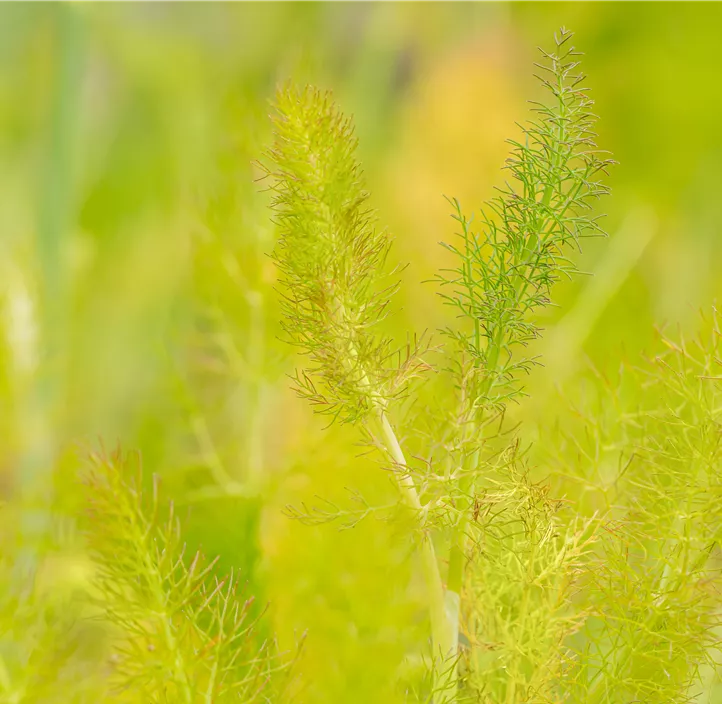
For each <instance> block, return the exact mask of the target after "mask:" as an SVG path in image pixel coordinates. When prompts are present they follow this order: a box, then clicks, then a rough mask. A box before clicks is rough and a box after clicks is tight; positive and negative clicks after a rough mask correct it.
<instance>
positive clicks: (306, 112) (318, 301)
mask: <svg viewBox="0 0 722 704" xmlns="http://www.w3.org/2000/svg"><path fill="white" fill-rule="evenodd" d="M276 109H277V115H276V117H275V118H274V122H273V124H274V128H275V142H274V146H273V148H272V149H271V150H270V152H269V154H268V158H269V160H270V161H272V162H273V163H274V164H276V165H277V168H276V170H268V171H267V176H270V180H271V185H270V188H271V189H272V191H273V193H274V200H273V208H274V213H275V219H276V222H277V224H278V227H279V231H280V240H279V243H278V246H277V249H276V254H275V257H274V259H275V261H276V263H277V265H278V267H279V269H280V271H281V274H282V279H281V284H282V286H283V291H284V296H283V301H282V305H283V313H284V322H283V324H284V328H285V331H286V333H287V335H288V339H289V340H290V341H291V342H292V343H293V344H295V345H297V346H298V347H299V348H300V349H301V350H302V352H303V353H304V354H305V355H307V356H308V357H309V366H308V367H307V368H306V369H304V370H303V371H301V372H299V373H298V374H297V376H296V388H297V390H298V391H299V393H300V394H301V395H303V396H305V397H307V398H308V399H309V400H310V401H311V403H313V404H314V405H315V406H317V407H318V409H319V410H321V411H323V412H325V413H330V414H332V415H333V416H335V417H338V418H340V419H341V420H343V421H350V422H353V421H356V420H359V419H362V418H364V417H365V416H367V415H368V414H369V412H370V411H372V410H378V409H379V408H382V407H384V406H385V405H386V404H387V403H389V402H390V401H391V400H392V399H393V398H395V397H396V396H398V394H399V392H400V390H401V389H402V388H403V385H404V382H405V381H407V380H408V378H409V377H410V376H411V375H412V374H414V373H415V372H417V371H418V367H419V362H418V361H417V360H416V359H415V357H414V356H412V355H409V357H408V359H407V363H406V364H404V365H401V366H400V367H398V368H395V367H394V366H392V365H390V361H391V342H390V340H388V339H387V338H386V337H384V336H382V335H379V334H374V333H375V332H376V331H377V330H378V325H379V323H380V322H381V321H382V320H383V318H384V317H385V315H387V313H388V307H389V300H390V298H391V297H392V295H393V293H394V291H395V290H396V288H397V286H398V282H389V277H388V275H387V274H385V272H384V265H385V263H386V257H387V255H388V252H389V247H390V240H389V238H388V236H387V234H386V233H385V232H384V231H381V230H379V229H378V225H377V222H376V217H375V214H374V213H373V211H372V210H371V209H370V207H369V205H368V203H367V201H368V193H367V192H366V191H365V190H364V185H363V177H362V173H361V169H360V166H359V164H358V163H357V161H356V160H355V156H354V152H355V149H356V141H355V138H354V136H353V127H352V124H351V121H350V120H349V119H348V118H345V117H344V116H343V115H342V114H341V113H339V112H338V110H337V109H336V107H335V106H334V105H333V103H332V102H331V98H330V96H329V95H325V94H323V93H321V92H320V91H318V90H316V89H313V88H306V89H305V90H303V91H301V92H298V91H296V90H295V89H294V88H293V87H288V88H286V89H285V90H282V91H280V92H279V94H278V97H277V102H276Z"/></svg>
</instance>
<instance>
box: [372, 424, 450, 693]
mask: <svg viewBox="0 0 722 704" xmlns="http://www.w3.org/2000/svg"><path fill="white" fill-rule="evenodd" d="M379 420H380V421H381V430H382V433H383V439H384V446H385V448H386V451H387V453H388V454H389V456H390V457H391V459H393V461H394V463H395V464H396V465H397V467H398V469H399V471H398V472H397V473H396V479H397V484H398V487H399V490H400V491H401V497H402V499H403V502H404V503H405V504H406V506H408V507H409V508H410V509H412V510H413V511H414V512H415V513H417V514H420V513H421V511H422V510H423V509H422V506H421V501H420V500H419V494H418V492H417V490H416V486H415V484H414V480H413V479H412V477H411V476H410V475H409V474H408V472H407V471H406V466H407V465H406V458H405V457H404V453H403V450H402V449H401V445H400V444H399V441H398V438H397V437H396V433H395V432H394V429H393V428H392V427H391V423H389V419H388V416H387V415H386V413H385V412H384V411H381V412H380V414H379ZM421 566H422V570H423V574H424V579H425V581H426V588H427V594H428V600H429V616H430V618H431V638H432V643H433V651H434V658H435V659H436V657H437V656H438V657H440V661H441V662H440V663H439V665H438V666H436V667H435V669H434V683H433V689H434V693H435V697H434V702H435V704H451V702H454V701H455V700H456V689H457V679H458V672H457V667H456V662H455V660H456V652H457V649H458V602H459V596H458V592H454V591H450V590H446V589H445V588H444V583H443V581H442V579H441V573H440V572H439V563H438V561H437V559H436V551H435V549H434V544H433V542H432V540H431V536H429V535H425V536H424V539H423V541H422V543H421ZM452 659H453V660H454V662H453V665H452V664H451V663H450V662H449V661H450V660H452Z"/></svg>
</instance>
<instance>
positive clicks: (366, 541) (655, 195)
mask: <svg viewBox="0 0 722 704" xmlns="http://www.w3.org/2000/svg"><path fill="white" fill-rule="evenodd" d="M562 25H564V26H566V27H568V28H570V29H572V30H573V31H574V32H575V33H576V36H575V44H576V45H577V46H578V47H579V49H580V50H582V51H583V52H584V54H585V56H584V59H583V61H584V63H583V67H584V71H585V73H586V74H587V75H588V76H589V84H590V85H591V86H592V89H593V96H594V98H595V100H596V112H597V114H598V115H599V117H600V122H599V128H598V132H599V139H598V142H599V144H600V146H601V147H602V148H604V149H607V150H609V151H611V152H612V153H613V155H614V158H615V159H616V160H617V161H618V162H619V164H618V165H617V166H615V167H614V169H613V171H612V173H611V176H610V179H609V183H610V185H611V187H612V191H613V195H612V197H611V198H608V199H606V200H605V201H604V202H603V203H601V204H600V211H601V212H604V213H606V219H605V223H606V229H607V230H608V232H609V235H610V237H609V239H607V240H603V241H602V240H599V241H596V240H595V241H592V242H588V243H587V244H586V246H585V249H584V253H583V254H582V255H580V256H579V257H578V260H577V261H578V262H579V264H580V266H581V268H582V269H583V270H585V271H588V272H590V273H593V274H595V276H593V277H581V278H578V279H576V280H574V281H571V282H564V283H562V284H560V285H559V286H558V287H557V289H556V291H555V303H558V304H559V305H558V307H556V308H554V309H551V310H550V311H549V312H548V313H546V314H545V316H546V320H545V327H546V328H547V335H546V336H545V338H544V340H542V341H540V350H539V351H540V352H542V353H543V354H544V355H545V358H544V359H545V365H544V366H543V367H538V368H536V369H535V370H534V371H533V373H532V376H531V377H530V379H529V381H528V389H529V391H530V398H529V400H528V401H526V402H524V403H522V404H521V405H520V406H519V407H516V408H514V409H513V410H512V411H511V412H512V414H513V415H514V416H515V417H518V418H519V420H521V421H523V426H522V428H523V429H522V430H521V432H522V434H524V435H525V437H527V438H528V439H529V440H530V441H531V440H533V439H535V438H537V437H538V436H539V435H540V434H542V433H543V430H541V428H542V425H540V423H539V420H540V419H541V418H542V417H544V419H545V420H548V418H549V417H550V416H553V415H554V413H555V410H556V405H555V404H556V403H557V401H553V402H552V400H550V399H552V397H553V398H554V399H556V398H557V396H556V395H555V394H556V391H553V389H554V388H555V387H573V385H574V383H575V374H576V370H577V369H580V370H583V369H584V368H586V367H589V365H594V366H595V367H596V368H598V369H600V370H603V371H605V372H608V371H611V370H613V369H614V368H615V367H617V366H618V365H619V363H620V360H621V359H631V360H634V359H635V358H636V357H637V356H639V355H640V354H642V353H643V352H644V351H645V350H646V349H647V348H648V347H649V346H650V345H651V344H653V340H654V336H655V328H656V327H660V326H671V327H675V326H679V327H681V328H682V329H683V330H688V331H692V330H694V328H695V327H696V325H697V323H698V315H699V311H700V310H709V309H710V308H711V306H712V305H713V304H714V301H715V298H716V297H717V296H718V295H719V294H720V293H721V292H722V277H720V276H719V271H720V265H721V264H722V197H720V193H721V192H722V130H721V129H720V125H722V90H720V89H719V85H720V76H722V43H720V39H719V38H720V36H722V4H718V3H568V4H552V3H550V4H547V3H517V4H511V3H509V4H496V3H481V4H475V3H460V4H455V3H438V4H436V3H420V4H416V3H399V4H394V3H379V4H377V3H358V4H356V3H339V4H315V3H299V4H285V3H270V4H252V3H249V4H231V3H229V4H215V3H198V4H195V3H188V4H185V3H184V4H175V3H155V4H150V3H147V4H146V3H143V4H139V3H128V4H125V3H123V4H97V5H96V4H52V5H51V4H42V3H37V4H36V3H33V4H27V5H21V4H5V5H3V6H2V8H0V302H1V308H0V313H1V315H0V396H1V398H0V496H1V498H2V500H3V502H4V505H3V508H2V516H3V518H2V526H3V529H2V530H3V533H5V534H8V535H11V538H8V539H7V540H5V542H4V545H6V549H7V553H6V559H7V561H8V563H9V564H10V565H15V566H16V565H21V566H22V565H26V564H27V565H33V564H35V565H36V566H37V565H39V566H40V567H41V568H42V574H43V575H45V577H44V578H45V580H46V587H45V588H46V590H47V591H48V592H49V593H53V594H57V593H61V594H64V593H66V592H67V593H72V594H80V595H82V593H83V592H84V590H86V589H88V588H89V587H88V584H89V581H90V580H91V579H92V571H93V570H92V565H91V564H90V563H89V561H88V560H87V558H86V557H85V553H84V548H83V539H82V532H81V531H79V529H78V527H77V524H78V521H77V520H76V518H75V517H77V516H80V515H82V506H83V500H84V499H83V495H82V491H81V488H80V483H79V481H78V474H79V473H80V472H81V471H82V455H83V452H84V448H87V447H94V446H96V445H97V444H98V443H99V442H103V443H104V444H105V445H106V446H114V445H116V444H117V443H120V444H121V445H122V446H123V447H125V448H128V449H130V448H137V449H138V450H140V451H141V453H142V455H143V458H144V464H145V468H146V471H147V474H148V476H150V474H152V473H157V474H160V475H161V477H162V479H163V490H164V492H165V495H166V496H167V498H168V499H173V500H174V501H175V502H176V503H177V505H178V506H180V507H181V509H180V513H181V515H182V518H183V521H184V526H185V531H186V537H187V540H188V542H189V543H190V544H191V545H194V546H197V545H200V546H202V547H203V549H204V550H205V551H206V552H207V553H209V554H211V555H215V554H219V555H220V556H221V562H220V563H219V564H220V566H219V569H221V570H223V569H228V568H230V567H231V566H238V567H240V568H241V569H242V570H243V572H244V574H245V575H246V579H247V581H248V586H247V588H248V590H249V591H251V592H253V593H255V594H256V595H258V598H259V603H265V602H269V603H270V607H269V611H268V614H267V620H268V623H269V626H268V627H269V629H272V630H274V631H275V632H276V633H277V634H278V637H279V639H280V640H281V642H282V644H285V645H287V646H288V647H291V645H292V644H293V643H294V642H295V640H296V639H297V638H298V637H300V635H301V634H302V633H303V632H304V631H308V638H307V642H306V645H305V649H304V654H303V657H302V660H301V662H300V664H299V672H300V675H299V677H300V682H301V685H300V686H301V691H302V692H303V698H304V699H305V700H307V701H313V702H332V701H333V702H339V701H341V702H355V701H358V702H369V701H372V702H381V701H383V702H386V701H389V702H392V701H396V700H397V699H398V697H399V696H400V695H399V693H398V692H397V691H395V690H394V688H393V686H392V683H393V680H394V678H395V676H396V674H397V673H398V669H399V667H400V666H401V665H400V663H402V661H403V655H404V653H405V652H406V651H407V645H408V643H409V642H412V641H413V640H414V639H415V638H417V637H418V634H419V629H420V626H419V621H420V619H422V616H423V605H422V599H421V596H420V595H419V594H416V592H415V591H414V582H413V580H411V581H410V574H411V571H412V566H411V558H410V554H409V553H410V550H409V546H408V545H405V544H404V540H403V536H398V535H396V534H395V532H394V528H393V526H391V525H389V524H387V523H384V522H381V521H375V520H374V519H373V518H370V519H367V520H365V521H363V522H362V523H360V524H359V525H357V526H356V527H355V528H354V529H353V530H347V531H339V530H337V526H336V527H335V526H334V525H321V526H315V527H308V526H304V525H301V524H300V523H299V522H297V521H292V520H290V519H289V518H287V517H286V516H285V515H284V513H283V508H284V506H286V505H287V504H294V505H299V504H300V503H301V502H303V501H307V502H313V501H314V496H316V495H320V496H322V497H323V498H324V499H327V500H329V501H331V502H335V503H338V504H340V505H348V503H349V496H350V495H349V494H348V493H347V490H346V488H347V487H348V488H351V489H354V490H359V491H361V492H363V494H364V496H365V497H366V498H367V499H368V500H369V501H372V502H374V501H376V502H380V503H383V502H384V501H389V500H391V499H392V498H393V492H392V489H391V487H390V485H389V482H388V479H387V477H385V476H384V473H383V472H381V471H380V470H379V468H378V466H377V464H376V463H375V462H373V461H370V460H369V459H368V457H365V456H362V455H360V448H359V447H358V445H357V440H358V438H357V436H356V435H355V434H354V432H353V430H352V429H348V428H341V429H339V428H333V429H330V430H326V429H324V427H323V426H324V423H323V422H322V421H321V420H319V419H318V418H316V417H314V416H313V415H312V413H311V411H310V409H309V408H307V407H306V406H305V405H304V404H303V403H301V402H300V401H298V400H297V399H295V397H294V396H293V394H292V393H291V392H290V391H289V390H288V381H287V379H286V376H285V375H286V374H287V373H289V372H290V371H291V370H292V368H293V366H294V359H293V357H292V355H291V353H290V352H289V350H287V349H286V348H285V347H284V346H283V345H282V344H281V343H280V342H279V341H278V339H277V335H278V331H279V330H278V323H277V304H276V300H277V298H276V293H275V292H274V290H273V282H274V276H275V274H274V270H273V266H272V264H271V262H270V260H269V258H268V256H267V254H268V253H269V252H270V251H271V249H272V247H273V242H274V237H275V232H274V227H273V224H272V222H271V220H270V216H269V212H268V209H267V206H268V200H269V198H268V194H267V193H265V192H264V191H263V188H264V186H263V183H262V182H259V181H258V180H257V179H258V177H259V175H260V173H261V172H260V170H259V169H258V168H257V167H256V166H254V165H253V162H254V160H256V159H258V158H260V157H261V155H262V152H263V150H264V149H265V148H266V147H267V146H268V145H269V141H270V127H269V123H268V120H267V114H268V112H269V101H270V99H271V98H272V96H273V93H274V91H275V89H276V87H277V86H278V85H279V84H282V83H283V82H285V81H287V80H294V81H297V82H299V83H313V84H315V85H318V86H320V87H322V88H328V89H331V90H332V91H333V93H334V95H335V98H336V100H337V101H338V103H339V104H340V106H341V108H342V109H343V110H344V111H346V112H347V113H350V114H352V115H353V116H354V119H355V122H356V126H357V135H358V138H359V155H360V158H361V160H362V162H363V164H364V169H365V172H366V176H367V182H368V186H369V188H370V190H371V192H372V199H373V203H374V205H375V206H376V207H377V208H378V211H379V216H380V220H381V222H382V223H384V225H386V226H388V228H389V230H390V232H391V233H392V234H393V236H394V238H395V240H396V245H395V247H394V250H393V256H394V257H396V258H397V259H398V260H399V261H400V262H404V263H408V267H407V268H406V269H405V270H404V273H403V284H404V285H403V288H402V292H401V293H400V295H399V298H398V303H399V305H400V307H401V309H402V310H401V313H399V315H398V316H397V318H396V324H397V325H399V326H401V327H403V328H404V329H408V330H410V331H417V332H421V331H424V330H434V329H435V328H437V327H439V326H440V325H443V322H444V318H445V316H446V315H447V311H446V310H445V309H444V308H443V306H441V305H440V302H439V301H438V299H437V297H436V295H435V293H434V288H433V286H432V285H430V284H428V283H427V284H424V283H422V282H423V281H425V280H427V279H429V278H430V277H431V276H432V275H433V273H434V271H435V270H436V269H437V267H438V266H439V265H440V264H443V261H444V257H443V254H442V250H441V248H440V247H439V246H438V242H439V240H449V239H450V238H451V237H453V234H454V222H453V221H452V220H451V218H450V217H449V206H448V203H447V202H446V201H445V200H444V196H445V195H446V196H454V197H457V198H459V200H460V201H461V202H462V204H463V205H464V207H465V210H466V211H467V212H469V213H470V212H473V211H474V210H476V209H478V207H479V206H480V205H481V204H482V203H483V201H484V200H485V199H487V198H489V197H490V196H491V195H492V193H493V188H494V186H495V185H498V184H499V183H500V182H501V179H502V173H501V171H500V169H501V167H502V166H503V162H504V158H505V156H506V154H507V145H506V144H505V139H507V138H509V137H512V136H514V135H515V134H516V129H517V128H516V127H515V123H516V122H517V121H520V120H523V119H524V118H525V117H526V116H527V114H528V113H527V111H528V105H527V102H526V101H527V100H529V99H538V98H540V97H541V95H542V93H541V91H540V89H539V87H538V85H537V83H536V82H535V79H534V76H533V73H534V68H533V63H534V61H536V60H537V58H538V53H537V47H538V46H544V47H549V46H550V45H551V40H552V37H553V34H554V31H555V30H556V29H558V28H559V27H560V26H562ZM59 517H60V518H59ZM49 536H50V537H51V538H52V540H49ZM4 549H5V548H4ZM14 574H15V572H14V571H13V569H11V570H10V571H9V573H8V575H9V576H7V577H6V578H7V579H9V580H12V579H13V578H14V577H13V575H14ZM409 584H411V587H410V586H409ZM26 635H27V634H26V633H25V634H24V633H23V632H22V629H18V632H17V633H15V634H11V635H10V636H8V635H7V634H6V635H5V636H0V640H2V648H3V649H4V650H5V651H6V652H9V651H13V652H16V651H17V649H18V648H20V649H21V650H22V648H29V649H32V644H30V645H28V643H26V639H25V640H24V638H25V637H26ZM89 637H90V636H89ZM0 652H2V651H0ZM28 657H29V656H28ZM28 662H30V660H28ZM28 667H29V665H28ZM41 700H42V699H41ZM721 701H722V700H721Z"/></svg>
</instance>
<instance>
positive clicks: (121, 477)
mask: <svg viewBox="0 0 722 704" xmlns="http://www.w3.org/2000/svg"><path fill="white" fill-rule="evenodd" d="M92 462H93V466H92V470H91V473H90V475H89V480H88V484H89V488H90V492H89V497H90V502H91V507H92V508H91V520H92V526H91V530H90V531H89V540H90V548H91V551H92V555H93V557H94V559H95V561H96V564H97V578H96V586H97V588H98V591H99V599H98V604H99V606H100V608H101V609H102V610H103V612H104V614H105V618H106V619H107V620H108V621H109V622H110V623H111V624H113V625H114V626H116V627H117V628H118V629H119V631H120V636H119V639H120V640H119V645H118V646H117V656H116V659H115V662H114V678H115V679H116V680H117V685H118V689H119V691H120V693H121V695H120V696H121V699H122V696H123V693H125V692H128V693H129V695H130V698H131V700H132V701H137V700H138V698H139V697H142V698H143V701H149V702H189V703H190V702H201V701H204V702H226V701H229V702H230V701H239V702H264V701H277V697H278V696H279V692H278V691H275V692H274V691H273V684H274V682H272V680H273V676H274V674H276V673H277V672H278V671H279V670H283V669H285V668H286V667H287V664H288V663H287V662H284V661H283V660H282V659H281V658H280V656H279V654H278V653H276V652H274V646H273V644H267V643H259V642H258V640H257V638H255V637H254V636H255V630H256V619H255V618H254V617H253V616H252V614H251V612H250V607H251V604H252V599H245V600H244V599H241V598H239V596H238V595H237V593H236V589H237V585H238V581H239V580H238V577H237V576H236V575H234V574H230V575H228V576H227V577H225V578H223V579H219V578H218V577H216V576H213V563H212V562H211V563H209V564H204V563H203V559H202V557H201V555H200V554H198V553H197V554H195V555H194V556H193V557H192V558H190V559H189V556H187V555H185V554H184V546H183V543H182V541H181V537H180V533H179V525H178V522H177V519H176V518H175V516H174V513H173V510H172V506H171V508H170V511H169V512H168V515H167V516H165V515H163V511H162V508H161V506H160V505H159V499H158V493H157V482H156V483H154V485H153V494H152V497H151V501H150V505H149V506H148V507H145V506H144V505H143V497H142V495H141V493H140V489H139V479H140V477H138V476H133V475H134V474H135V473H137V472H138V471H139V470H140V466H139V459H138V456H137V455H123V454H121V453H120V452H119V451H118V452H115V453H113V454H111V455H107V454H104V453H103V454H95V455H93V456H92Z"/></svg>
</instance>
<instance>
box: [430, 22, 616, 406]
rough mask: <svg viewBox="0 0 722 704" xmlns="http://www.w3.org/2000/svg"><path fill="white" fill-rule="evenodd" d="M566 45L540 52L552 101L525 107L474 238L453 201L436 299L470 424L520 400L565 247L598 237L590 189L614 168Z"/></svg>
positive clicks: (595, 191)
mask: <svg viewBox="0 0 722 704" xmlns="http://www.w3.org/2000/svg"><path fill="white" fill-rule="evenodd" d="M571 37H572V34H571V33H570V32H568V31H567V30H565V29H561V30H560V32H559V34H558V35H557V36H556V37H555V43H556V51H555V52H553V53H547V52H544V51H542V54H543V56H544V59H545V62H544V63H541V64H537V66H538V68H539V69H540V70H541V71H542V74H541V76H539V79H540V81H541V82H542V84H543V86H544V87H545V88H546V89H547V90H548V91H549V92H550V93H551V95H552V98H553V99H552V100H551V101H550V104H549V105H546V104H543V103H532V104H533V105H534V112H535V114H536V117H535V119H533V120H531V121H530V122H529V124H528V125H526V126H524V127H522V132H523V138H522V139H521V140H510V142H509V143H510V144H511V145H512V147H513V150H512V154H511V156H510V157H509V159H508V160H507V165H506V169H507V170H508V172H509V173H510V174H511V179H510V181H508V182H507V183H506V184H505V185H504V187H502V188H501V189H500V191H499V194H498V195H497V196H496V197H495V198H494V199H492V200H491V201H489V202H488V203H487V204H486V207H485V208H484V209H482V212H481V224H480V231H479V232H475V231H474V230H472V222H471V221H470V220H469V219H467V218H466V217H465V216H464V215H463V213H462V209H461V205H460V204H459V202H458V201H456V200H453V201H452V205H453V206H454V215H453V217H454V219H455V220H457V221H458V222H459V224H460V226H461V233H460V239H461V241H460V242H459V243H458V244H444V246H445V247H446V248H447V249H448V250H450V251H451V252H452V253H453V254H454V255H456V257H457V260H458V264H457V266H456V268H455V269H453V270H451V271H446V272H442V273H441V274H440V275H439V280H440V283H441V285H442V290H441V295H442V297H443V298H444V300H445V301H446V302H447V303H448V304H449V305H451V306H453V307H455V308H457V309H458V311H459V317H460V318H461V319H462V323H461V325H459V326H456V327H449V328H447V330H446V333H447V334H448V335H450V336H451V337H452V338H453V339H454V340H455V341H456V343H457V350H456V352H457V353H458V352H461V353H462V355H463V356H464V358H465V359H466V360H467V362H468V368H467V367H457V369H459V370H460V371H461V372H462V373H463V374H469V375H470V377H471V380H472V383H469V379H467V380H466V386H467V397H468V400H469V404H470V407H471V408H472V409H473V411H472V416H473V415H476V413H477V412H481V413H484V412H486V411H488V410H490V409H497V410H499V409H501V408H502V407H503V405H504V403H505V402H506V401H507V400H509V399H510V398H513V397H514V396H516V395H518V394H519V392H520V387H519V375H520V373H522V372H525V371H527V370H528V369H529V367H530V365H531V364H533V362H534V360H533V359H530V358H528V357H525V356H523V353H521V352H520V348H522V347H524V346H525V345H526V344H527V343H528V342H530V341H531V340H532V339H534V338H535V337H537V335H538V334H539V329H538V327H537V325H536V324H535V322H534V320H533V318H532V315H533V314H534V312H535V311H536V309H538V308H539V307H541V306H544V305H547V304H548V303H549V292H550V289H551V287H552V285H553V284H554V283H555V282H556V281H557V280H558V279H559V278H560V276H562V275H567V276H569V275H571V274H572V273H574V272H575V271H576V267H575V265H574V263H573V262H572V261H571V260H570V259H569V258H568V254H567V251H568V249H569V247H570V246H578V244H579V240H580V239H581V238H583V237H589V236H594V235H603V234H604V233H603V231H602V230H601V228H600V226H599V224H598V218H597V217H594V216H591V215H590V214H589V209H590V207H591V202H592V201H593V200H595V199H596V198H598V197H599V196H601V195H604V194H606V193H607V192H608V188H607V186H605V185H604V184H602V183H601V182H600V181H599V180H598V179H599V178H600V176H601V175H603V174H604V173H605V172H606V170H607V167H608V166H609V165H610V164H611V163H612V162H611V161H610V160H609V159H606V158H604V156H603V155H602V154H600V153H599V152H598V151H597V150H596V146H595V144H594V141H593V140H594V133H593V131H592V130H593V127H594V122H595V117H594V115H593V114H592V113H591V112H590V109H591V106H592V104H593V102H592V100H591V99H590V98H589V97H588V95H587V92H586V88H585V87H584V86H583V85H582V82H583V80H584V76H583V75H581V74H579V73H576V70H577V68H578V66H579V62H578V61H577V60H576V58H577V57H578V56H579V54H578V53H577V52H576V51H575V50H574V48H573V47H571V46H570V44H569V42H570V39H571ZM455 358H458V357H456V355H455Z"/></svg>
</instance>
